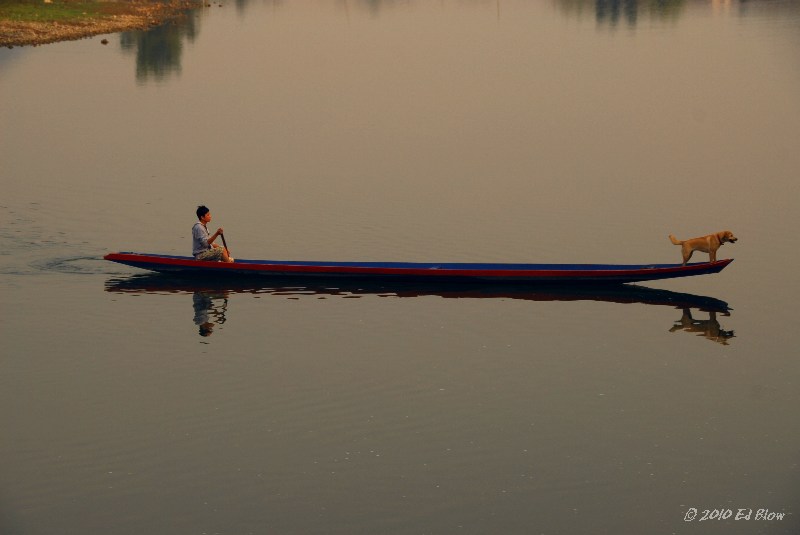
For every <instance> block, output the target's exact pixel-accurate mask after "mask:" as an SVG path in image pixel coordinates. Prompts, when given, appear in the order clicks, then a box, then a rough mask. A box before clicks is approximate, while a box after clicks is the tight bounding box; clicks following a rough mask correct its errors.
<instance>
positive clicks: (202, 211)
mask: <svg viewBox="0 0 800 535" xmlns="http://www.w3.org/2000/svg"><path fill="white" fill-rule="evenodd" d="M197 219H199V220H200V221H198V222H197V223H195V224H194V226H193V227H192V254H193V255H194V257H195V258H196V259H197V260H212V261H216V260H221V261H223V262H233V258H231V256H230V254H229V253H228V249H226V248H225V247H220V246H219V245H217V244H216V243H214V240H216V239H217V238H218V237H219V236H222V227H220V228H218V229H217V231H216V232H215V233H214V234H212V235H211V236H209V235H208V228H207V227H206V225H208V223H210V222H211V211H210V210H209V209H208V208H206V207H205V206H198V207H197ZM223 240H224V238H223Z"/></svg>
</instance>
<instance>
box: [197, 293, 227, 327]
mask: <svg viewBox="0 0 800 535" xmlns="http://www.w3.org/2000/svg"><path fill="white" fill-rule="evenodd" d="M229 293H230V292H228V291H224V290H218V291H209V290H196V291H195V292H194V294H192V306H193V307H194V324H195V325H197V327H198V330H199V334H200V336H211V335H212V334H214V326H216V325H222V324H223V323H225V312H226V311H227V310H228V294H229Z"/></svg>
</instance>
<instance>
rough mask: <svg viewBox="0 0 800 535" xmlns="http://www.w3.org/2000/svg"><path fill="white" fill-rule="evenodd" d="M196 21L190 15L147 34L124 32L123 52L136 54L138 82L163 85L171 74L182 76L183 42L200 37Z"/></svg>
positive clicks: (144, 32) (121, 43)
mask: <svg viewBox="0 0 800 535" xmlns="http://www.w3.org/2000/svg"><path fill="white" fill-rule="evenodd" d="M197 33H198V28H197V17H195V16H192V15H191V14H188V15H187V16H186V17H183V18H181V19H179V20H177V21H175V22H172V23H169V24H165V25H163V26H158V27H156V28H153V29H150V30H146V31H134V32H123V33H122V35H121V37H120V45H121V46H122V50H124V51H126V52H133V51H135V52H136V80H137V81H138V82H140V83H142V82H146V81H147V80H149V79H154V80H156V81H162V80H163V79H165V78H166V77H167V76H168V75H170V74H172V73H175V72H177V73H180V70H181V55H182V53H183V40H184V39H188V40H189V42H193V41H194V40H195V38H196V37H197Z"/></svg>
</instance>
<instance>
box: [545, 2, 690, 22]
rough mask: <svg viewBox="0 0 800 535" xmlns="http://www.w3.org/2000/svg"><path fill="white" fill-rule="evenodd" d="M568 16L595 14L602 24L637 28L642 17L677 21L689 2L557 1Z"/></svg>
mask: <svg viewBox="0 0 800 535" xmlns="http://www.w3.org/2000/svg"><path fill="white" fill-rule="evenodd" d="M556 3H557V5H558V6H559V7H560V8H561V10H562V11H564V12H565V13H567V14H573V15H582V14H584V13H594V17H595V19H596V20H597V22H598V23H600V24H608V25H610V26H616V25H617V24H619V23H620V22H621V21H624V22H626V23H627V24H628V25H629V26H635V25H636V23H637V22H638V21H639V18H640V17H641V16H642V15H646V16H648V17H650V18H654V19H658V20H675V19H677V18H679V17H680V16H681V14H682V13H683V11H684V9H685V7H686V3H687V0H556Z"/></svg>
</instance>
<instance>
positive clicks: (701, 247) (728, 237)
mask: <svg viewBox="0 0 800 535" xmlns="http://www.w3.org/2000/svg"><path fill="white" fill-rule="evenodd" d="M669 239H670V241H671V242H672V243H674V244H675V245H680V246H681V253H682V254H683V265H684V266H685V265H686V263H687V262H688V261H689V259H690V258H691V257H692V253H694V252H695V251H702V252H704V253H708V256H709V260H710V261H711V262H716V261H717V249H719V248H720V247H722V244H723V243H725V242H731V243H735V242H736V240H738V239H739V238H737V237H736V236H734V235H733V232H731V231H730V230H723V231H722V232H717V233H716V234H709V235H708V236H703V237H702V238H692V239H691V240H683V241H681V240H678V239H676V238H675V236H673V235H672V234H670V235H669Z"/></svg>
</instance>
